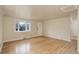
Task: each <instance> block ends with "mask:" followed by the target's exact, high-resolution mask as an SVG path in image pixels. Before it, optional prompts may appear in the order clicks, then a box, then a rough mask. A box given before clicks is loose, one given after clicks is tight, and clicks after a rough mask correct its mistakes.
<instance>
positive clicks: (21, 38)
mask: <svg viewBox="0 0 79 59" xmlns="http://www.w3.org/2000/svg"><path fill="white" fill-rule="evenodd" d="M37 36H41V35H37ZM37 36H29V37H20V38H14V39H11V40H7V41H3V43H5V42H11V41H16V40H23V39H24V38H26V39H28V38H32V37H37Z"/></svg>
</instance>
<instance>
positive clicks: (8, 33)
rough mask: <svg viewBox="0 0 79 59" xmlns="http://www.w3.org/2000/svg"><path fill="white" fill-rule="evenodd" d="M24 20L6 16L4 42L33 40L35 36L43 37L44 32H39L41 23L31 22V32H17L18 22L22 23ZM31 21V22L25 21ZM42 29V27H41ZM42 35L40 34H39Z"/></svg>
mask: <svg viewBox="0 0 79 59" xmlns="http://www.w3.org/2000/svg"><path fill="white" fill-rule="evenodd" d="M22 20H23V19H16V18H12V17H9V16H4V25H3V26H4V40H3V41H4V42H7V41H14V40H20V39H23V38H31V37H35V36H40V35H42V31H41V30H40V29H39V31H38V29H37V28H38V23H41V21H30V22H31V27H32V28H31V32H16V22H17V21H22ZM24 21H29V20H24ZM40 28H41V29H42V27H40ZM39 33H40V34H39Z"/></svg>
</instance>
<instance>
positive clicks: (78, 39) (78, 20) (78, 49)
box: [77, 9, 79, 53]
mask: <svg viewBox="0 0 79 59" xmlns="http://www.w3.org/2000/svg"><path fill="white" fill-rule="evenodd" d="M77 14H78V18H77V22H78V25H77V27H78V28H77V29H78V32H77V36H78V38H77V51H78V53H79V9H78V12H77Z"/></svg>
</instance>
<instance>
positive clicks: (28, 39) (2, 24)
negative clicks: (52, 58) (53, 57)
mask: <svg viewBox="0 0 79 59" xmlns="http://www.w3.org/2000/svg"><path fill="white" fill-rule="evenodd" d="M78 14H79V6H77V5H0V53H1V54H75V53H78V52H79V40H78V38H79V33H78V32H79V28H78V24H79V20H78V18H79V15H78Z"/></svg>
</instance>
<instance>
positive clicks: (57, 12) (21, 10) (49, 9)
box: [2, 5, 71, 20]
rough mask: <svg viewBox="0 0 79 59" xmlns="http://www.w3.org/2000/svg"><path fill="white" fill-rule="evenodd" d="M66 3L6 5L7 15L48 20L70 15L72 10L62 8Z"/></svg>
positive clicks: (5, 11)
mask: <svg viewBox="0 0 79 59" xmlns="http://www.w3.org/2000/svg"><path fill="white" fill-rule="evenodd" d="M62 7H65V5H4V6H2V8H3V12H4V14H5V15H8V16H11V17H16V18H23V19H33V20H47V19H54V18H59V17H64V16H69V15H70V14H71V12H63V11H62V10H61V8H62Z"/></svg>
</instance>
